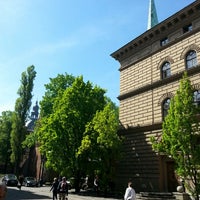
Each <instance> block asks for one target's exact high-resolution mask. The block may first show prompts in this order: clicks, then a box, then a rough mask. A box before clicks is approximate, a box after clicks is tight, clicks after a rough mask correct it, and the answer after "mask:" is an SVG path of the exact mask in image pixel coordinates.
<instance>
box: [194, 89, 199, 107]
mask: <svg viewBox="0 0 200 200" xmlns="http://www.w3.org/2000/svg"><path fill="white" fill-rule="evenodd" d="M194 104H195V105H196V106H198V107H199V106H200V90H196V91H195V92H194Z"/></svg>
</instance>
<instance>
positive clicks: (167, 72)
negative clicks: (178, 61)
mask: <svg viewBox="0 0 200 200" xmlns="http://www.w3.org/2000/svg"><path fill="white" fill-rule="evenodd" d="M170 76H171V67H170V63H169V62H165V63H164V64H163V65H162V67H161V77H162V79H165V78H168V77H170Z"/></svg>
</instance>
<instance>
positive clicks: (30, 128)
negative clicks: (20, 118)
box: [26, 101, 39, 132]
mask: <svg viewBox="0 0 200 200" xmlns="http://www.w3.org/2000/svg"><path fill="white" fill-rule="evenodd" d="M38 116H39V106H38V102H37V101H36V103H35V106H33V111H32V112H31V115H30V116H29V120H28V122H27V123H26V127H27V129H28V131H29V132H33V130H34V127H35V122H36V121H37V120H38Z"/></svg>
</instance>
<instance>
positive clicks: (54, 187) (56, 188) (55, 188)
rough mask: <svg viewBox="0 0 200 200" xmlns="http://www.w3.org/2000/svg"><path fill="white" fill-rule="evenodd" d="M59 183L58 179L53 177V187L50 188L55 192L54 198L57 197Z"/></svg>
mask: <svg viewBox="0 0 200 200" xmlns="http://www.w3.org/2000/svg"><path fill="white" fill-rule="evenodd" d="M58 185H59V182H58V179H57V178H54V179H53V184H52V186H51V189H50V191H52V193H53V200H55V199H57V194H58V191H57V190H58Z"/></svg>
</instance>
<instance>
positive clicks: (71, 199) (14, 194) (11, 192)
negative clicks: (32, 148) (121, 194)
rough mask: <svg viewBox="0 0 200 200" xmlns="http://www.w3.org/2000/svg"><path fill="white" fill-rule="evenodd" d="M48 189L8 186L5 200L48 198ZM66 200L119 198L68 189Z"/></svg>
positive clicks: (108, 199) (43, 199)
mask: <svg viewBox="0 0 200 200" xmlns="http://www.w3.org/2000/svg"><path fill="white" fill-rule="evenodd" d="M49 190H50V186H43V187H22V189H21V190H19V189H18V188H16V187H8V191H7V195H6V198H5V200H27V199H29V200H36V199H42V200H49V199H52V192H50V191H49ZM68 200H119V199H114V198H103V197H96V196H86V195H84V193H81V194H80V195H77V194H74V193H73V190H70V191H69V196H68Z"/></svg>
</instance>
